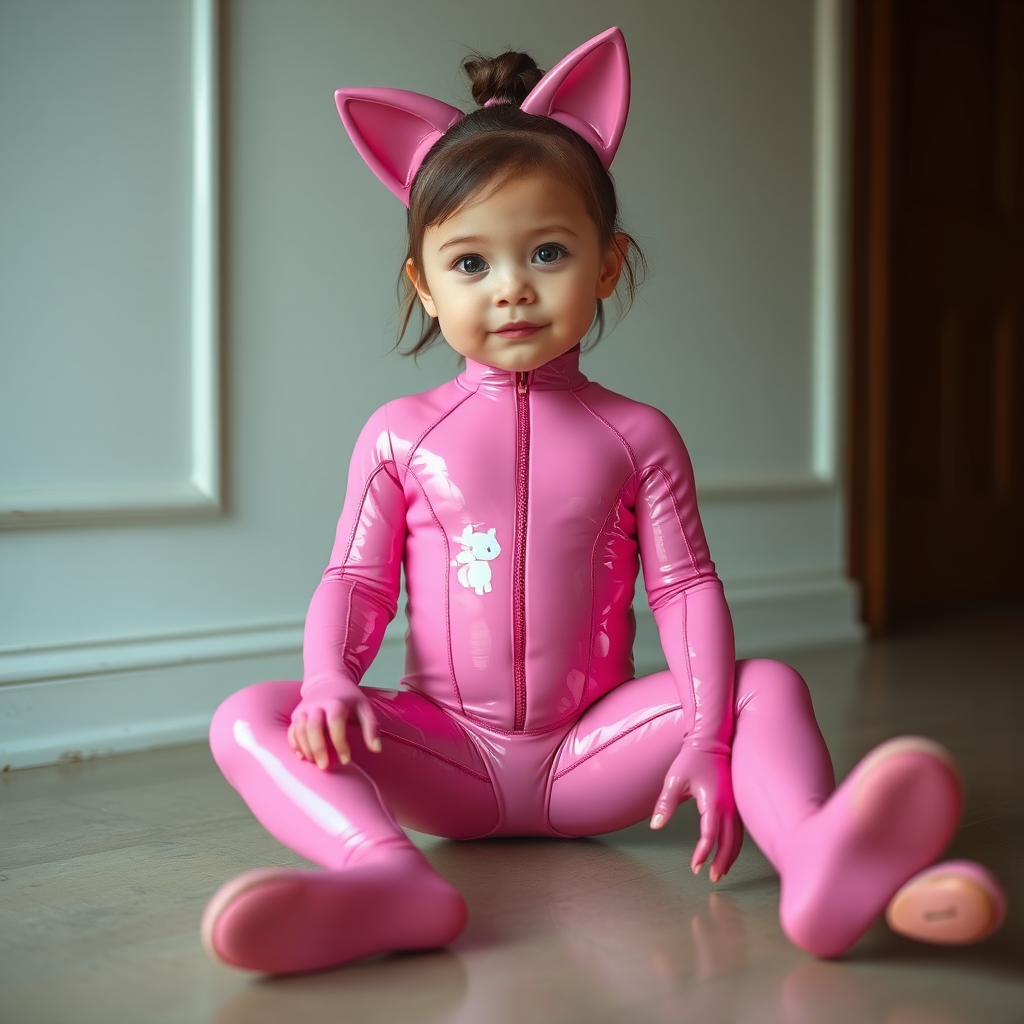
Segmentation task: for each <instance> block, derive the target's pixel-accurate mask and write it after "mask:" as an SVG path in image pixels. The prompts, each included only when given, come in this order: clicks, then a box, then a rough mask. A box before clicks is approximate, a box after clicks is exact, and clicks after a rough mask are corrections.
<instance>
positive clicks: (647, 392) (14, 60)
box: [0, 0, 860, 768]
mask: <svg viewBox="0 0 1024 1024" xmlns="http://www.w3.org/2000/svg"><path fill="white" fill-rule="evenodd" d="M213 2H214V0H193V2H192V3H190V2H189V0H161V2H159V3H156V2H154V3H147V4H138V3H137V2H135V0H90V2H89V3H88V4H81V3H79V2H76V0H44V2H38V0H3V2H2V3H0V138H2V139H3V140H4V141H3V146H4V158H3V160H0V224H2V225H3V229H2V230H0V523H2V524H3V525H4V526H7V527H10V529H7V530H3V531H0V768H2V767H3V765H4V764H8V763H9V764H12V765H15V766H18V765H28V764H39V763H45V762H48V761H54V760H58V759H59V758H61V757H62V756H63V757H69V756H70V757H75V756H79V755H89V754H92V753H97V752H104V751H111V750H127V749H135V748H138V747H143V746H147V745H152V744H157V743H164V742H173V741H178V740H185V739H191V738H196V737H198V736H200V735H202V733H203V732H204V729H205V724H206V722H207V721H208V719H209V715H210V713H211V711H212V709H213V708H214V707H215V706H216V704H217V702H218V701H219V700H220V699H221V698H223V696H225V695H226V694H227V693H228V692H230V691H231V690H233V689H236V688H238V687H240V686H242V685H245V684H246V683H247V682H250V681H255V680H257V679H261V678H269V677H274V676H288V677H295V676H296V675H297V674H298V673H299V671H300V660H299V653H298V652H299V642H300V630H301V622H302V617H303V614H304V611H305V607H306V603H307V601H308V599H309V595H310V594H311V592H312V590H313V588H314V586H315V585H316V582H317V580H318V579H319V574H320V571H321V570H322V567H323V564H324V562H325V559H326V557H327V554H328V552H329V550H330V546H331V541H332V538H333V524H334V520H335V518H336V516H337V513H338V510H339V508H340V503H341V499H342V491H343V484H344V475H345V468H346V466H347V461H348V455H349V451H350V447H351V444H352V442H353V441H354V439H355V436H356V433H357V431H358V429H359V427H360V426H361V424H362V422H363V420H364V419H365V417H366V416H367V415H368V414H369V413H370V412H371V411H372V410H373V409H374V408H375V407H376V406H377V405H379V404H380V403H381V402H383V401H385V400H386V399H388V398H390V397H393V396H395V395H396V394H400V393H408V392H412V391H417V390H421V389H423V388H426V387H429V386H432V385H433V384H435V383H438V382H440V381H441V380H443V379H445V378H446V377H448V376H449V375H450V374H451V373H452V372H453V370H454V363H453V360H452V358H451V357H450V355H449V354H448V353H446V352H437V353H433V354H430V355H429V356H427V357H425V358H424V359H421V360H420V365H419V366H416V365H415V364H413V363H412V362H411V361H409V360H403V359H401V358H399V357H398V356H397V355H395V354H393V353H389V351H388V350H389V348H390V345H391V342H392V340H393V332H394V321H393V319H392V317H393V311H394V305H395V303H394V280H395V276H396V274H397V270H398V263H399V259H400V256H401V254H402V252H403V243H402V229H403V211H402V209H401V207H400V206H399V205H398V204H397V203H396V202H395V200H394V199H393V198H392V197H391V195H390V193H388V192H387V191H386V190H385V189H384V188H383V187H382V186H380V185H379V184H378V183H377V181H376V179H375V178H373V176H372V175H371V174H370V172H369V171H368V170H367V169H366V168H365V167H364V166H363V165H362V163H361V161H360V159H359V158H358V156H357V155H356V153H355V151H354V149H353V148H352V146H351V144H350V143H349V142H348V140H347V138H346V136H345V135H344V132H343V130H342V129H341V126H340V123H339V121H338V119H337V115H336V113H335V111H334V106H333V99H332V94H333V90H334V88H335V87H337V86H339V85H369V84H375V85H390V86H396V87H401V88H409V89H415V90H417V91H421V92H427V93H430V94H432V95H435V96H438V97H440V98H441V99H444V100H447V101H448V102H452V103H456V104H458V105H463V106H468V104H469V97H468V95H467V94H466V92H465V90H464V86H463V84H462V82H461V80H460V75H459V72H458V65H459V62H460V60H461V58H462V57H463V56H464V55H465V53H466V51H467V49H468V48H471V47H474V48H479V49H482V50H484V51H495V50H498V49H501V48H504V47H505V46H506V45H511V46H514V47H517V48H522V49H526V50H528V51H530V52H532V53H533V54H534V55H535V57H536V58H537V59H538V62H539V63H540V64H541V66H542V67H549V66H550V65H551V64H552V63H554V62H555V61H556V60H557V59H558V58H559V57H561V56H562V55H563V54H564V53H566V52H568V51H569V50H570V49H572V48H573V47H574V46H576V45H578V44H579V43H580V42H582V41H583V40H584V39H585V38H588V37H589V36H591V35H593V34H595V33H596V32H598V31H600V30H602V29H604V28H606V27H607V26H608V25H610V24H619V25H620V26H621V27H622V29H623V31H624V33H625V35H626V39H627V42H628V45H629V48H630V54H631V58H632V63H633V71H634V94H633V106H632V113H631V115H630V123H629V125H628V127H627V129H626V135H625V138H624V141H623V145H622V148H621V149H620V151H619V156H618V157H617V159H616V164H615V168H614V170H615V175H616V178H617V181H618V183H619V188H620V193H621V197H622V200H623V206H624V212H625V217H626V222H627V226H628V227H629V228H630V229H631V230H632V231H633V232H634V233H635V235H636V236H637V237H638V238H639V239H640V240H641V242H642V244H643V245H644V247H645V248H646V250H647V253H648V256H649V257H650V259H651V263H652V268H653V271H652V274H651V277H650V280H649V282H648V284H647V286H646V287H645V289H644V291H643V293H642V295H641V297H640V299H639V300H638V302H637V304H636V306H635V307H634V309H633V311H632V312H631V313H630V314H629V316H628V317H627V319H626V320H625V321H624V322H623V323H622V325H621V326H620V327H619V328H618V329H617V330H616V331H615V332H614V333H613V334H612V335H611V336H610V337H608V338H606V340H605V341H604V342H602V344H601V345H600V346H599V347H598V348H597V349H596V350H595V352H594V353H593V354H592V355H590V356H588V357H585V362H584V369H585V371H586V372H587V373H588V374H589V375H590V376H592V377H595V378H596V379H599V380H601V382H602V383H604V384H606V385H608V386H610V387H613V388H615V389H616V390H619V391H622V392H624V393H626V394H629V395H631V396H633V397H636V398H638V399H641V400H644V401H649V402H652V403H653V404H655V405H658V406H660V407H661V408H663V409H664V410H665V411H666V412H668V413H669V414H670V415H671V416H672V417H673V419H674V420H675V421H676V423H677V424H678V425H679V427H680V429H681V430H682V432H683V435H684V437H685V438H686V439H687V443H688V445H689V447H690V450H691V454H692V455H693V459H694V463H695V466H696V470H697V474H698V484H699V487H700V489H701V496H702V498H701V500H702V510H703V514H704V519H705V523H706V527H707V531H708V534H709V538H710V541H711V544H712V552H713V554H714V556H715V558H716V560H717V562H718V566H719V570H720V573H721V574H722V575H723V577H724V578H725V580H726V586H727V590H728V592H729V595H730V598H731V600H732V603H733V607H734V613H735V616H736V621H737V632H738V639H739V646H740V649H741V650H742V651H744V652H748V653H749V652H753V651H768V650H771V649H773V648H778V647H782V646H787V645H788V646H792V645H795V644H801V643H834V642H842V641H850V640H855V639H857V638H858V637H859V636H860V627H859V626H858V624H857V622H856V613H855V604H856V600H855V599H856V594H855V591H854V589H853V587H852V586H851V584H850V583H849V582H848V581H847V580H846V579H845V576H844V572H843V547H844V544H843V537H844V525H843V496H842V493H841V488H840V480H841V473H839V472H838V467H837V465H836V430H837V428H836V424H837V422H838V421H839V419H840V412H839V410H838V408H837V394H838V386H837V382H836V380H835V371H834V367H835V366H836V365H837V359H838V349H839V342H840V339H839V334H838V328H837V313H836V297H835V296H836V288H837V284H838V281H839V280H840V275H839V270H838V268H837V262H836V261H837V254H838V253H839V252H840V250H841V238H840V235H839V230H840V228H839V225H838V223H837V219H836V217H837V211H838V209H839V189H840V181H839V174H838V151H837V147H838V145H839V139H838V124H839V121H838V118H839V111H840V107H841V102H840V99H841V98H840V96H839V85H838V72H839V68H838V52H839V49H840V38H839V27H838V25H837V24H836V19H837V17H838V0H818V3H814V2H813V0H773V3H771V4H764V3H763V2H761V0H726V2H723V0H679V2H676V3H673V4H664V3H658V2H654V0H640V2H637V3H635V4H633V5H630V6H629V7H628V8H627V9H624V5H622V4H621V3H613V2H611V0H562V2H560V3H557V4H552V3H550V2H549V0H519V2H518V3H517V4H516V5H515V10H514V17H508V16H507V15H508V13H509V10H510V9H509V8H507V7H504V6H500V5H477V6H476V7H474V6H473V5H469V6H467V5H466V4H465V3H463V2H455V0H431V2H430V3H429V4H425V3H418V2H414V0H377V2H375V3H373V4H364V3H354V2H338V0H336V2H327V0H320V2H316V0H292V2H289V3H287V4H285V3H281V2H278V0H245V2H244V3H225V4H223V9H222V10H220V11H219V12H217V11H216V10H215V9H214V10H213V13H214V14H216V15H218V17H216V18H214V19H213V23H214V25H215V28H216V34H217V35H218V36H219V42H218V43H217V46H216V47H214V48H213V50H212V57H211V58H210V59H209V60H208V56H209V55H207V56H204V54H206V48H207V45H208V38H207V37H206V36H204V34H203V31H202V28H203V25H204V24H205V22H204V18H205V17H206V13H205V12H206V11H207V8H208V7H211V6H212V5H213ZM196 25H198V26H199V28H200V31H199V32H198V34H195V33H194V32H193V29H194V28H195V26H196ZM211 61H212V63H211ZM214 63H215V64H219V89H218V90H216V91H217V92H219V95H216V94H208V93H207V91H206V89H207V86H206V85H205V84H204V79H203V73H204V70H206V69H208V68H210V67H212V66H213V64H214ZM213 84H214V86H216V85H217V79H216V78H215V80H214V83H213ZM208 100H211V102H207V101H208ZM218 112H219V117H220V126H219V131H217V132H216V138H217V139H218V140H219V158H220V161H221V166H220V170H219V171H217V169H216V167H215V165H214V163H213V162H212V161H211V160H210V159H208V158H207V156H206V155H205V154H204V152H203V151H202V148H201V146H200V149H199V150H198V151H197V150H196V143H195V140H196V139H199V140H200V143H201V142H202V139H203V138H204V128H203V124H204V122H203V120H202V117H200V120H199V123H198V128H197V124H196V122H195V116H196V114H197V113H198V114H199V115H203V114H204V113H206V114H213V115H216V114H217V113H218ZM208 181H212V184H213V186H214V188H213V192H212V194H211V195H210V196H209V197H208V199H205V198H203V190H204V187H205V184H206V183H207V182H208ZM197 189H198V193H199V200H198V201H196V198H195V197H196V193H197ZM218 211H219V212H218ZM211 226H214V227H219V229H220V252H219V258H218V253H217V248H216V245H215V242H216V234H217V232H216V231H213V230H211ZM211 260H212V261H213V263H212V267H210V266H207V264H208V263H209V262H210V261H211ZM218 308H219V309H220V317H219V319H218V316H217V309H218ZM211 324H213V328H216V329H213V328H211ZM218 346H219V348H218ZM218 373H219V375H220V385H219V387H218V385H217V375H218ZM218 406H219V411H218ZM218 464H219V465H218ZM400 627H401V623H396V625H395V628H394V629H393V630H392V631H391V633H390V634H389V640H388V642H387V644H386V647H385V649H384V651H382V654H381V657H380V659H379V661H378V664H377V665H375V666H374V669H373V672H372V681H374V682H376V683H378V684H390V683H393V682H394V680H395V678H396V677H397V675H398V674H399V673H400V671H401V660H402V655H401V628H400ZM650 627H651V623H650V620H649V617H648V618H647V619H646V620H645V621H643V622H642V623H641V637H640V643H639V650H638V663H639V664H640V665H641V666H643V667H650V666H652V665H653V664H654V663H656V662H657V660H658V652H657V649H656V644H655V643H654V641H653V633H652V631H651V628H650Z"/></svg>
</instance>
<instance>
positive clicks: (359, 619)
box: [302, 409, 406, 697]
mask: <svg viewBox="0 0 1024 1024" xmlns="http://www.w3.org/2000/svg"><path fill="white" fill-rule="evenodd" d="M405 529H406V527H405V496H404V493H403V490H402V486H401V483H400V481H399V477H398V470H397V467H396V465H395V460H394V456H393V454H392V451H391V444H390V435H389V432H388V429H387V419H386V413H385V410H384V409H380V410H378V411H377V412H376V413H375V414H374V415H373V416H372V417H371V418H370V421H369V422H368V423H367V424H366V426H365V427H364V428H363V430H362V432H361V433H360V435H359V440H358V441H357V442H356V447H355V451H354V452H353V454H352V462H351V465H350V466H349V475H348V489H347V491H346V494H345V504H344V507H343V509H342V513H341V519H340V520H339V521H338V531H337V536H336V539H335V542H334V550H333V552H332V554H331V562H330V565H328V567H327V569H326V571H325V572H324V575H323V578H322V580H321V581H320V585H319V586H318V587H317V588H316V591H315V592H314V594H313V599H312V601H310V604H309V612H308V613H307V615H306V628H305V633H304V636H303V643H302V660H303V667H304V671H303V682H302V694H303V696H304V697H308V696H310V695H311V694H312V693H313V692H314V691H317V692H318V693H323V691H324V690H328V691H329V690H331V688H336V687H339V686H340V687H342V688H345V687H347V686H349V685H358V683H359V680H360V679H362V677H363V674H364V673H365V672H366V670H367V669H368V668H369V666H370V663H371V662H372V661H373V659H374V657H375V656H376V654H377V651H378V650H379V649H380V643H381V640H382V639H383V636H384V630H385V628H386V627H387V624H388V623H389V622H390V621H391V620H392V619H393V618H394V617H395V612H396V611H397V610H398V595H399V588H400V583H401V570H402V554H403V551H404V547H405Z"/></svg>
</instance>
